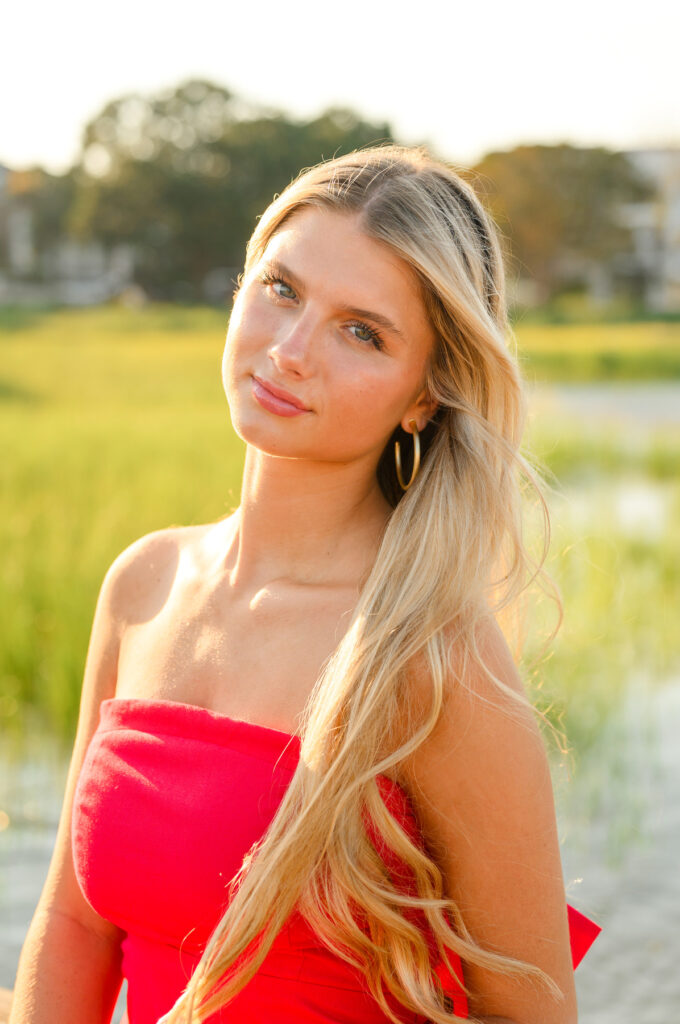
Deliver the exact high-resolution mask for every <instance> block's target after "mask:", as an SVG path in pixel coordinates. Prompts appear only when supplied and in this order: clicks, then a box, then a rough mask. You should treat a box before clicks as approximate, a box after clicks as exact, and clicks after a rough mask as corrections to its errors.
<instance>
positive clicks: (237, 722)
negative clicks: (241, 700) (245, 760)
mask: <svg viewBox="0 0 680 1024" xmlns="http://www.w3.org/2000/svg"><path fill="white" fill-rule="evenodd" d="M105 705H106V706H110V707H111V708H112V709H113V708H115V707H119V708H121V709H124V708H130V709H135V708H139V709H140V710H141V711H143V710H144V709H145V708H148V709H149V710H152V709H153V708H156V707H157V708H159V709H167V710H168V711H172V710H179V711H181V712H182V713H184V714H185V715H190V716H194V715H195V716H196V717H197V720H198V718H207V719H208V720H209V721H212V722H222V723H224V724H225V725H227V726H229V727H230V728H232V729H236V730H238V731H242V732H244V733H245V732H246V731H253V732H254V733H257V734H261V735H262V736H263V737H266V736H267V735H269V736H271V737H272V738H278V739H280V740H281V741H283V740H286V741H287V742H288V743H291V742H292V744H293V746H297V745H299V743H300V737H299V735H298V734H297V733H291V732H284V731H283V730H282V729H273V728H272V727H271V726H269V725H260V724H259V722H247V721H245V719H242V718H232V717H231V716H230V715H225V714H224V713H223V712H221V711H213V710H212V709H211V708H205V707H203V706H202V705H201V704H188V703H186V702H185V701H181V700H170V699H168V698H164V697H108V698H107V699H106V700H103V701H102V702H101V706H102V708H103V707H104V706H105Z"/></svg>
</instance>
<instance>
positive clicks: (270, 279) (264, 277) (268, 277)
mask: <svg viewBox="0 0 680 1024" xmlns="http://www.w3.org/2000/svg"><path fill="white" fill-rule="evenodd" d="M260 281H261V282H262V284H272V285H273V284H282V285H283V287H284V288H287V289H288V290H289V291H291V292H293V295H295V292H294V291H293V289H292V288H291V287H290V285H289V284H286V282H285V281H284V280H283V278H282V277H275V276H274V275H273V274H270V273H269V271H268V270H265V271H263V272H262V274H261V276H260ZM276 294H277V295H281V293H280V292H276ZM281 298H282V299H290V298H292V296H291V295H281Z"/></svg>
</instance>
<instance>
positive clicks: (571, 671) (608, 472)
mask: <svg viewBox="0 0 680 1024" xmlns="http://www.w3.org/2000/svg"><path fill="white" fill-rule="evenodd" d="M227 318H228V311H226V310H214V309H207V310H206V309H193V308H190V309H186V308H185V309H182V308H180V309H177V308H175V307H152V308H149V309H142V310H137V311H129V310H125V309H122V308H118V307H104V308H100V309H91V310H90V309H88V310H77V311H72V310H54V311H42V312H41V311H26V312H25V315H24V314H23V313H22V312H17V311H14V312H12V311H9V312H6V313H5V314H0V352H1V355H2V360H1V361H2V369H1V370H0V443H1V444H2V450H3V452H4V453H5V456H4V458H3V459H2V461H1V463H0V465H1V469H0V474H1V476H0V479H1V481H2V499H1V500H2V515H1V516H0V544H1V546H2V553H3V569H4V571H3V573H2V578H1V582H0V612H1V615H0V631H1V633H0V636H1V640H0V730H2V731H3V734H4V735H5V736H13V737H15V738H16V739H17V742H20V740H21V736H22V734H23V735H25V733H26V731H27V730H29V731H31V732H32V731H34V730H40V729H44V730H45V731H46V732H48V733H50V734H51V735H55V736H58V737H59V738H60V739H61V741H62V742H63V744H64V749H65V750H69V748H70V744H71V742H72V739H73V735H74V732H75V723H76V718H77V710H78V702H79V695H80V687H81V684H82V673H83V668H84V662H85V655H86V651H87V643H88V639H89V633H90V628H91V624H92V616H93V613H94V607H95V603H96V598H97V594H98V590H99V587H100V585H101V581H102V578H103V576H104V573H105V572H106V570H107V568H108V566H109V565H110V564H111V562H112V561H113V559H114V558H115V557H116V555H117V554H119V553H120V551H122V550H123V549H124V548H125V547H126V546H127V545H129V544H130V543H131V542H132V541H134V540H136V539H137V538H139V537H141V536H143V535H144V534H146V533H148V532H150V531H153V530H158V529H162V528H164V527H168V526H170V525H178V524H183V525H189V524H194V523H201V522H208V521H210V520H214V519H217V518H218V517H220V516H222V515H224V514H226V513H227V512H229V511H230V510H231V509H233V508H235V507H236V506H237V505H238V502H239V485H240V476H241V467H242V460H243V444H242V442H241V441H240V439H239V438H238V437H236V435H235V434H234V432H233V430H232V429H231V425H230V420H229V410H228V406H227V403H226V399H225V397H224V393H223V390H222V383H221V358H222V351H223V345H224V337H225V332H226V326H227ZM606 326H609V325H606ZM614 326H615V328H616V330H617V331H619V332H623V333H619V338H621V339H624V341H625V345H624V344H623V342H622V346H623V348H624V349H625V351H626V352H629V353H630V362H629V367H632V366H634V365H637V363H638V362H639V361H640V360H642V361H643V362H644V360H645V358H647V357H648V358H649V359H650V360H651V361H652V363H655V361H656V363H655V365H661V363H663V360H661V362H659V359H660V357H659V352H661V351H662V350H663V351H666V349H667V350H668V351H669V352H670V351H671V349H672V348H673V346H675V348H677V346H678V339H679V338H680V325H677V324H670V325H663V327H664V331H663V332H659V333H657V332H655V331H653V332H652V335H651V336H650V335H649V334H648V333H647V329H648V327H649V325H644V324H636V325H634V328H635V330H634V331H625V330H623V328H625V327H626V325H614ZM652 326H654V325H652ZM666 328H672V330H671V334H672V335H673V339H671V338H670V336H667V335H666V333H665V329H666ZM533 330H534V328H533V327H532V330H531V331H528V327H525V328H521V327H520V328H519V329H518V337H519V339H520V343H521V344H524V343H526V346H527V348H526V356H527V358H530V359H532V360H538V362H536V364H535V365H537V366H540V367H542V368H543V370H545V368H546V367H548V366H552V367H553V368H554V367H555V366H558V365H559V366H561V365H562V362H561V361H562V359H563V357H564V351H563V349H564V347H565V345H567V339H566V335H565V334H564V332H562V331H561V330H558V329H557V328H553V327H547V326H541V328H540V334H532V331H533ZM553 331H557V333H556V334H555V335H554V346H555V350H556V351H557V352H558V355H559V358H557V356H554V357H551V356H550V352H549V349H550V344H549V342H550V337H551V334H552V332H553ZM599 331H600V325H598V332H599ZM579 337H580V339H581V341H580V343H579V344H580V346H581V348H580V349H579V347H578V346H577V345H576V344H575V342H574V343H573V344H574V351H575V353H576V354H575V356H574V358H575V359H576V361H577V362H578V363H579V365H580V367H581V369H582V370H584V369H585V370H586V371H587V372H591V371H592V369H593V364H592V360H591V355H592V353H591V349H590V346H589V343H587V342H586V340H585V338H586V335H585V334H581V335H580V336H579ZM635 339H637V340H635ZM572 342H573V338H572V341H571V342H569V345H571V344H572ZM600 343H601V344H602V345H604V346H605V348H606V347H607V346H608V345H610V344H613V341H612V339H606V344H605V341H602V340H601V342H600ZM577 349H578V351H577ZM523 351H524V350H523ZM551 358H553V362H552V363H551V361H550V360H551ZM626 358H628V357H627V356H626ZM664 358H665V357H664ZM674 358H675V356H673V358H671V357H670V356H669V359H668V361H667V362H666V363H663V365H664V366H665V367H666V370H667V371H668V373H669V374H670V375H671V376H674V375H676V374H675V370H674V369H673V366H674V365H675V364H674V363H673V359H674ZM541 360H543V362H541ZM573 373H576V370H575V369H574V371H573ZM567 376H570V374H569V373H567ZM642 376H645V374H642ZM570 379H573V374H572V375H571V376H570ZM530 433H531V438H530V440H531V445H532V447H533V449H534V450H535V451H536V452H537V454H538V456H539V458H540V459H542V460H543V461H544V462H545V463H546V464H547V465H548V466H549V467H550V468H551V469H552V470H553V472H555V473H556V475H557V478H558V481H559V486H560V487H561V488H562V489H564V491H565V493H566V494H568V493H570V489H571V490H572V491H573V492H574V493H579V494H581V495H582V494H583V493H585V492H586V491H587V492H588V493H589V494H590V495H591V499H592V500H591V499H589V500H591V505H592V510H591V515H590V518H589V519H588V517H586V519H585V520H584V519H583V518H581V519H576V520H574V518H573V516H570V515H569V514H567V511H566V510H567V509H568V503H567V502H566V499H565V498H564V497H562V498H560V497H559V496H556V497H555V498H554V499H552V502H553V506H554V520H553V531H554V532H553V543H552V547H551V555H550V558H549V562H548V569H549V570H550V571H551V572H552V574H553V575H554V576H555V578H556V580H557V582H558V584H559V586H560V587H561V590H562V596H563V600H564V604H565V612H566V618H565V623H564V625H563V627H562V629H561V630H560V632H559V634H558V637H557V639H556V640H555V641H554V643H553V644H552V647H551V648H550V652H551V653H550V656H549V657H548V656H544V657H543V658H542V659H541V660H539V661H538V663H537V664H536V665H535V666H534V667H533V668H532V670H531V676H530V680H529V681H530V684H532V685H534V684H535V687H536V689H535V697H536V700H537V703H538V704H539V705H540V706H541V707H542V708H544V709H545V710H547V712H548V714H549V716H550V717H551V719H552V720H553V721H554V722H555V723H557V724H558V726H560V727H561V728H563V729H564V730H565V732H566V736H567V739H568V742H569V743H570V744H571V746H572V747H573V750H574V751H575V752H576V753H577V754H578V755H585V754H586V753H587V752H588V751H589V750H590V749H592V747H593V746H594V745H595V744H596V742H597V740H598V736H599V735H600V733H601V730H602V728H603V726H604V723H605V722H606V721H607V720H608V719H609V718H611V715H612V714H614V713H615V712H616V709H617V707H619V706H620V704H621V701H622V699H623V696H624V694H625V687H626V681H627V680H628V679H629V677H630V674H631V671H633V670H634V669H636V668H639V669H641V670H645V671H648V672H649V673H650V674H651V675H652V676H653V678H654V679H661V678H662V677H663V676H664V675H665V674H667V673H668V672H670V671H672V670H673V668H674V666H675V665H677V658H678V647H677V642H676V640H675V636H674V621H673V613H672V607H673V605H672V601H673V597H674V594H677V592H678V582H680V581H679V580H678V576H679V575H680V569H679V566H680V557H679V556H680V515H679V512H680V496H679V494H678V486H679V485H678V472H677V471H678V464H679V461H680V460H679V455H680V437H678V436H676V435H672V434H670V433H668V432H666V433H659V434H653V435H652V434H650V435H649V437H648V438H646V439H642V440H641V441H640V443H639V444H637V445H636V446H635V449H634V450H632V449H631V448H630V447H629V446H627V445H626V444H623V443H622V442H621V441H620V440H619V439H617V437H616V435H612V436H609V435H607V434H606V433H605V432H603V433H602V434H601V435H598V436H597V437H595V438H593V436H592V435H590V436H586V435H585V434H584V433H583V432H581V431H579V429H578V428H577V427H575V426H574V425H573V424H571V425H570V427H569V429H568V430H567V429H566V428H565V429H563V428H562V427H560V428H559V429H558V428H557V425H556V424H555V423H554V422H552V421H551V420H549V418H547V417H544V418H543V419H542V421H541V422H540V423H539V424H536V423H534V424H533V426H532V428H531V431H530ZM631 475H632V476H634V477H635V478H636V479H638V478H639V479H643V480H644V481H646V482H647V483H648V484H649V485H650V486H652V487H660V486H663V487H664V488H665V491H664V495H665V496H664V498H663V501H664V502H665V503H666V504H665V506H664V507H665V508H667V511H666V512H665V513H664V517H663V522H662V524H661V527H660V528H659V529H658V530H657V531H656V532H653V533H645V532H644V531H637V532H636V531H635V530H633V531H631V529H630V528H629V527H627V526H626V525H625V524H622V523H620V522H618V521H617V520H616V517H614V518H612V516H611V515H609V517H607V513H606V505H607V503H606V500H605V501H604V504H603V503H602V502H603V499H602V495H603V494H605V495H606V492H607V489H608V487H611V488H614V487H615V485H617V483H619V482H620V481H622V480H626V479H628V478H629V477H631ZM593 481H595V482H597V483H598V485H599V491H598V493H597V494H596V493H595V491H596V490H597V488H596V489H595V490H593ZM598 495H599V496H598ZM541 608H542V609H543V610H541ZM541 608H539V611H538V612H537V614H536V616H535V618H534V619H533V620H532V621H533V633H532V635H531V636H530V638H529V654H530V655H532V653H533V654H536V652H537V651H538V650H539V649H540V639H541V638H540V636H539V633H540V632H541V629H542V628H543V626H546V628H547V625H548V624H549V621H550V606H549V605H548V604H547V603H544V604H542V605H541Z"/></svg>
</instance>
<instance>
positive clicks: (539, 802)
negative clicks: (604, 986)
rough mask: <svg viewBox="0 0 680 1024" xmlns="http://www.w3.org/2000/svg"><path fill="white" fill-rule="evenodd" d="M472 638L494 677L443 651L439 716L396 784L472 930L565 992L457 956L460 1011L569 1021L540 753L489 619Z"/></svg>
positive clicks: (564, 941) (523, 698)
mask: <svg viewBox="0 0 680 1024" xmlns="http://www.w3.org/2000/svg"><path fill="white" fill-rule="evenodd" d="M476 638H477V646H478V650H479V653H480V655H481V658H482V660H483V662H484V664H485V665H486V666H487V668H488V669H489V670H490V672H491V673H493V675H494V676H495V677H496V680H494V679H491V678H490V677H489V675H488V674H487V673H486V672H485V671H484V669H483V668H482V667H480V666H479V665H477V664H476V663H475V662H474V661H471V662H467V663H465V662H464V661H463V659H462V658H460V657H459V655H458V653H457V652H456V651H452V657H451V661H450V669H449V674H448V676H447V679H446V699H445V702H444V705H443V708H442V711H441V714H440V716H439V719H438V721H437V723H436V726H435V728H434V729H433V731H432V733H431V734H430V735H429V736H428V738H427V739H426V740H425V742H424V743H422V744H421V746H420V747H419V748H418V749H417V750H416V752H415V753H414V754H413V755H411V757H410V758H409V759H408V763H405V764H404V765H403V766H402V768H403V771H402V774H403V777H404V784H405V786H406V788H407V790H408V793H409V797H410V799H411V801H412V803H413V806H414V810H415V812H416V814H417V816H418V818H419V821H420V824H421V827H422V830H423V834H424V836H425V838H426V841H427V843H428V846H429V848H430V851H431V853H432V855H433V856H434V857H435V859H436V860H437V863H438V865H439V866H440V868H441V870H442V874H443V877H444V882H445V889H446V892H447V895H448V896H449V897H450V898H451V899H453V900H454V901H455V902H456V904H457V905H458V907H459V909H460V910H461V913H462V915H463V919H464V921H465V923H466V925H467V927H468V928H469V930H470V932H471V934H472V936H473V938H474V939H475V940H476V941H477V942H479V943H480V944H481V945H482V946H483V947H485V948H486V949H490V950H493V951H496V952H500V953H503V954H505V955H506V956H510V957H514V958H518V959H520V960H524V961H527V962H529V963H532V964H534V965H537V966H538V967H540V968H541V969H542V970H544V971H545V972H546V973H547V974H548V975H550V977H551V978H553V979H554V980H555V982H556V983H557V984H558V985H559V987H560V988H561V990H562V991H563V992H564V994H565V1000H564V1002H563V1003H561V1004H558V1003H556V1002H555V1000H554V997H553V996H551V995H550V994H549V993H548V992H547V990H546V989H545V988H544V987H543V986H537V985H536V983H535V981H521V980H516V979H515V980H512V979H511V978H510V977H509V976H507V975H506V976H504V975H502V974H499V973H497V972H492V971H490V970H488V969H482V968H479V967H475V966H474V965H472V964H468V965H467V966H466V971H465V973H466V980H467V981H469V983H470V985H471V988H472V991H473V998H472V1000H471V1004H470V1008H471V1011H472V1012H473V1013H478V1014H480V1015H488V1016H493V1015H498V1016H502V1017H507V1018H510V1019H512V1020H541V1021H543V1022H544V1024H563V1022H571V1021H573V1020H575V1005H576V1003H575V993H574V988H573V976H572V975H573V969H572V965H571V952H570V945H569V931H568V919H567V910H566V896H565V891H564V884H563V875H562V864H561V857H560V850H559V842H558V835H557V822H556V815H555V806H554V798H553V791H552V782H551V776H550V766H549V762H548V757H547V752H546V749H545V746H544V743H543V738H542V735H541V732H540V729H539V727H538V723H537V721H536V715H535V712H534V711H533V709H532V707H531V705H530V703H529V700H528V697H527V694H526V692H525V688H524V686H523V683H522V680H521V676H520V673H519V671H518V669H517V667H516V665H515V661H514V658H513V656H512V653H511V651H510V649H509V647H508V644H507V643H506V640H505V637H504V635H503V633H502V631H501V629H500V627H499V626H498V624H497V623H496V622H495V620H494V619H493V617H492V616H490V615H489V616H488V617H485V618H484V619H483V620H482V621H480V623H479V625H478V629H477V634H476ZM417 685H418V687H423V686H426V685H427V679H426V678H425V677H424V676H423V677H421V678H420V680H419V681H418V684H417Z"/></svg>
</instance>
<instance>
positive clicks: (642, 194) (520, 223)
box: [467, 144, 651, 300]
mask: <svg viewBox="0 0 680 1024" xmlns="http://www.w3.org/2000/svg"><path fill="white" fill-rule="evenodd" d="M467 176H468V177H469V178H470V180H471V183H472V184H473V185H474V187H475V189H476V191H477V192H478V193H480V195H481V196H482V198H483V200H484V202H485V204H486V205H487V207H488V208H489V209H490V211H491V212H492V214H493V216H494V218H495V220H496V222H497V224H498V226H499V227H500V229H501V231H502V232H503V234H504V235H505V237H506V245H507V247H508V252H507V256H508V260H509V265H510V268H511V270H512V271H513V272H514V273H515V274H516V275H518V276H520V277H530V278H531V279H532V280H533V281H534V282H536V284H537V285H538V287H539V289H540V292H541V296H540V297H541V298H542V299H543V300H546V299H549V298H550V297H551V296H552V295H553V294H554V293H555V292H556V291H557V290H558V289H559V288H560V287H561V286H562V285H563V284H564V282H565V279H568V278H569V277H573V276H574V275H575V276H576V277H578V276H579V272H581V273H583V274H585V273H586V271H587V268H588V267H590V266H591V265H592V264H593V263H598V264H600V263H605V262H607V261H608V260H609V259H611V257H612V256H613V255H614V254H615V253H617V252H620V251H622V250H624V249H627V248H629V247H630V231H629V228H627V227H625V226H624V225H623V224H622V223H621V222H620V219H619V215H618V210H617V208H618V206H619V204H621V203H623V202H633V201H637V200H641V199H645V198H647V197H649V196H650V195H651V187H650V186H649V185H648V184H647V183H646V182H644V181H643V180H642V179H641V178H640V176H639V174H638V172H637V171H636V170H635V168H634V167H633V165H632V164H631V162H630V161H629V160H628V158H627V157H626V156H625V154H623V153H617V152H613V151H612V150H608V149H605V148H604V147H596V148H591V149H584V148H580V147H575V146H571V145H567V144H561V145H558V146H517V147H516V148H515V149H512V150H510V151H509V152H493V153H488V154H487V155H486V156H484V157H483V159H482V160H481V161H480V162H479V163H478V164H476V165H475V167H474V168H472V169H471V171H470V172H469V174H468V175H467Z"/></svg>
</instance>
